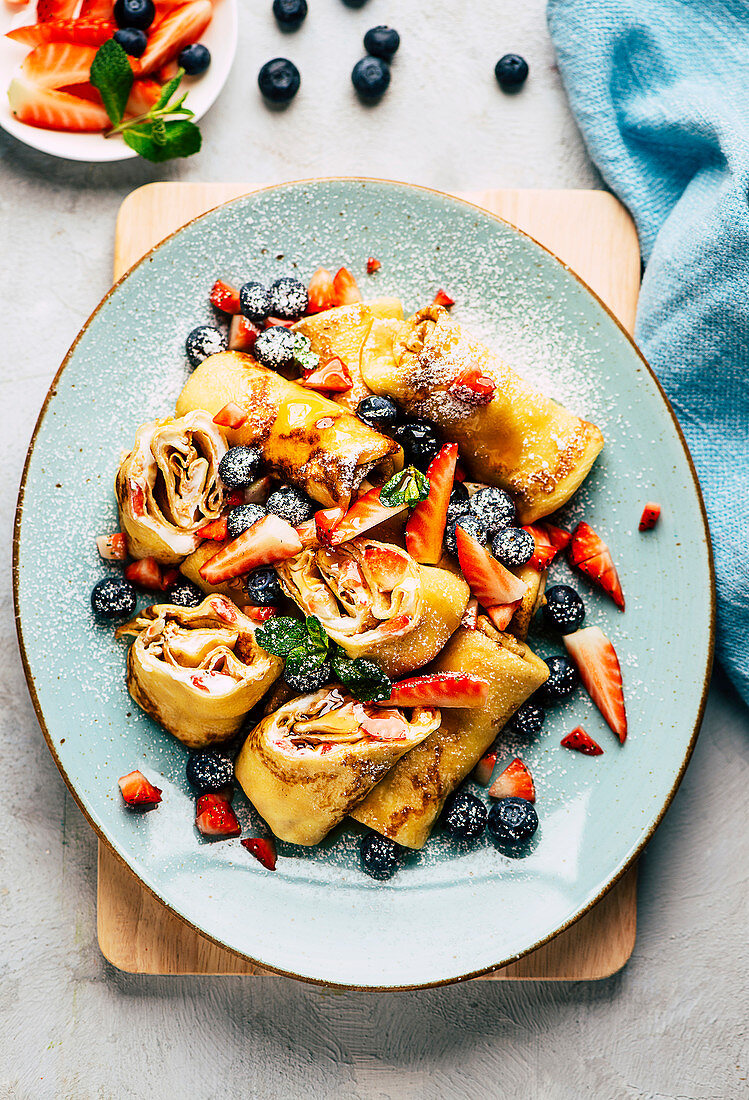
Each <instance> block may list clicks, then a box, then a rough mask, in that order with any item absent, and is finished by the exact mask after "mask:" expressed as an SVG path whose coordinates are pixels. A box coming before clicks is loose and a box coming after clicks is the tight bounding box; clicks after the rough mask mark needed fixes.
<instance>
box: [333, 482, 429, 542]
mask: <svg viewBox="0 0 749 1100" xmlns="http://www.w3.org/2000/svg"><path fill="white" fill-rule="evenodd" d="M407 509H408V505H407V504H395V505H394V506H393V507H392V508H390V507H388V505H387V504H383V503H382V502H381V501H380V490H379V488H375V489H370V490H369V492H368V493H365V494H364V496H362V497H359V499H358V500H357V501H356V502H355V503H354V504H352V505H351V507H350V508H349V510H348V512H346V514H345V516H344V517H343V518H342V519H340V520H339V521H338V523H336V525H335V526H334V527H333V529H332V530H331V531H330V532H329V533H328V536H327V537H328V542H329V543H330V545H331V546H338V545H340V543H342V542H349V541H350V540H351V539H355V538H356V537H357V535H362V534H364V532H365V531H369V529H370V528H371V527H376V526H377V525H378V524H379V523H383V522H384V521H385V520H386V519H391V518H392V517H393V516H397V515H399V514H400V513H401V512H405V511H406V510H407ZM318 515H319V513H318ZM318 531H319V527H318ZM320 541H321V542H324V541H325V539H324V538H323V537H322V535H321V536H320Z"/></svg>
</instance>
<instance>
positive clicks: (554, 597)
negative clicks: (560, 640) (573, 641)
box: [541, 584, 585, 634]
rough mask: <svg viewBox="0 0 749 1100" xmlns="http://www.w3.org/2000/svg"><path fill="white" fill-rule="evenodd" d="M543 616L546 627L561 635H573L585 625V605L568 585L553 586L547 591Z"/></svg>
mask: <svg viewBox="0 0 749 1100" xmlns="http://www.w3.org/2000/svg"><path fill="white" fill-rule="evenodd" d="M541 614H542V615H543V619H544V623H545V624H546V626H548V627H550V628H551V629H552V630H558V631H559V633H560V634H571V633H572V632H573V631H574V630H578V629H579V628H580V627H581V626H582V624H583V619H584V618H585V604H584V603H583V601H582V599H581V598H580V596H578V594H577V592H576V591H575V589H574V588H570V586H569V585H568V584H553V585H552V586H551V588H547V589H546V600H545V602H544V605H543V609H542V611H541Z"/></svg>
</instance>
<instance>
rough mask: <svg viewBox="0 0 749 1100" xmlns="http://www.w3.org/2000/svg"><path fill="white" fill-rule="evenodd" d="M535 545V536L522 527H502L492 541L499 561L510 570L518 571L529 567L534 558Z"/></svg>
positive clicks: (494, 552)
mask: <svg viewBox="0 0 749 1100" xmlns="http://www.w3.org/2000/svg"><path fill="white" fill-rule="evenodd" d="M534 550H535V543H534V541H533V535H530V534H529V533H528V532H527V531H524V530H523V528H522V527H500V529H499V531H497V533H496V535H495V536H494V538H493V539H492V553H493V554H494V557H495V558H496V559H497V561H499V562H501V563H502V565H506V566H507V568H508V569H518V568H519V567H520V566H521V565H527V564H528V562H529V561H530V560H531V558H532V557H533V551H534Z"/></svg>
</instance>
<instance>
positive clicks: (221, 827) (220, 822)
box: [195, 794, 242, 839]
mask: <svg viewBox="0 0 749 1100" xmlns="http://www.w3.org/2000/svg"><path fill="white" fill-rule="evenodd" d="M195 824H196V825H197V827H198V830H199V832H201V833H202V834H203V836H213V837H222V838H224V839H228V838H229V837H232V836H239V834H240V833H241V832H242V829H241V828H240V825H239V822H238V821H237V815H236V814H235V813H234V810H232V808H231V805H230V803H229V801H228V799H227V798H225V797H224V796H223V795H221V794H202V795H201V796H200V798H199V799H198V804H197V806H196V809H195Z"/></svg>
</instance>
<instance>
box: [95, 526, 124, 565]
mask: <svg viewBox="0 0 749 1100" xmlns="http://www.w3.org/2000/svg"><path fill="white" fill-rule="evenodd" d="M96 549H97V550H98V551H99V556H100V557H101V558H103V559H104V561H124V560H125V558H126V557H127V539H126V538H125V536H124V535H123V534H122V532H120V531H116V532H115V533H114V534H113V535H99V537H98V538H97V540H96Z"/></svg>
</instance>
